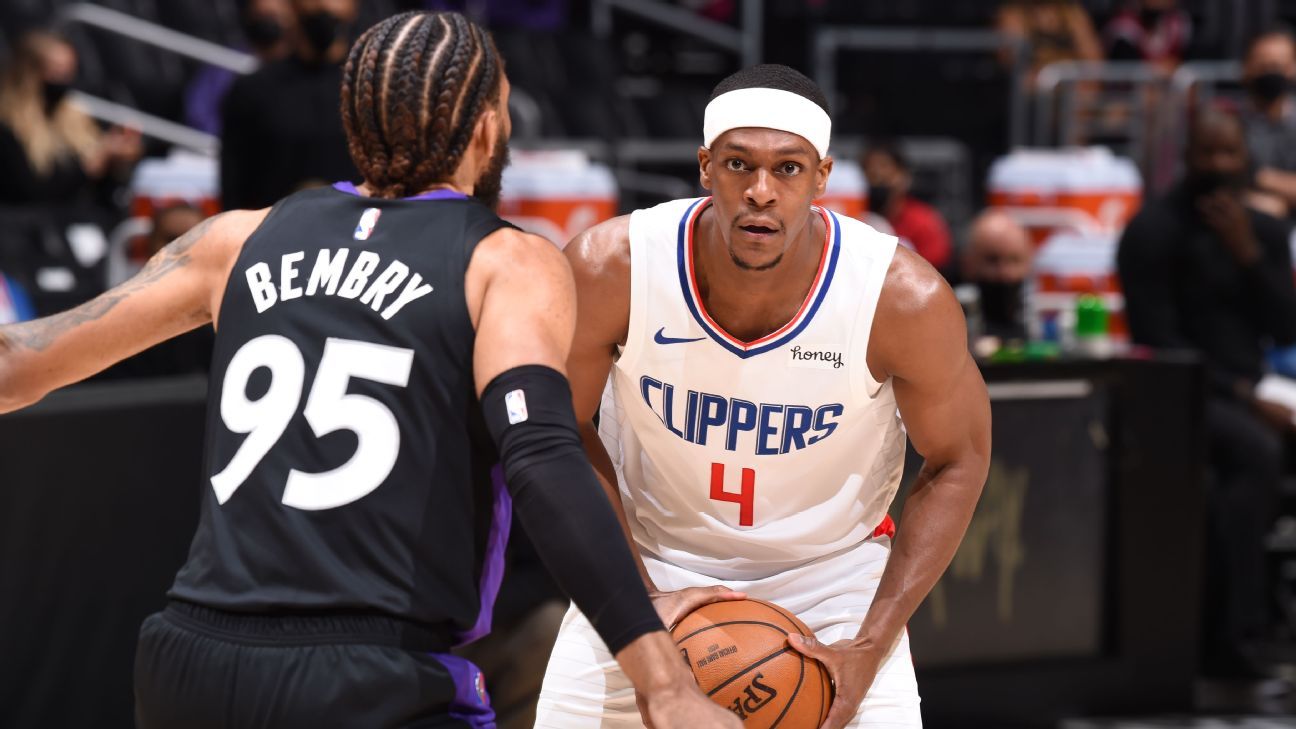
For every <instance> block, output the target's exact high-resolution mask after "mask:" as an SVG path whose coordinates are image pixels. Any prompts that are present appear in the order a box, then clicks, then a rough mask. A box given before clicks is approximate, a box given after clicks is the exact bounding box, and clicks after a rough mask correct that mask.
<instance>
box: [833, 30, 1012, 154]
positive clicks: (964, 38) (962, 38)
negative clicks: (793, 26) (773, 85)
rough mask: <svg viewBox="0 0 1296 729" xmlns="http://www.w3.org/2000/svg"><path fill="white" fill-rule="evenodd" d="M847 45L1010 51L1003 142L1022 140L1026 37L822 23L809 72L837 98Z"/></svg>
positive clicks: (908, 49) (905, 50) (871, 48)
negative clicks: (840, 55) (840, 58)
mask: <svg viewBox="0 0 1296 729" xmlns="http://www.w3.org/2000/svg"><path fill="white" fill-rule="evenodd" d="M846 49H850V50H860V51H887V52H894V53H915V52H920V51H935V52H959V51H988V52H996V51H1002V50H1004V49H1007V50H1009V51H1010V52H1011V54H1012V59H1013V61H1012V66H1011V67H1010V69H1009V74H1010V75H1011V77H1012V81H1011V89H1010V90H1009V98H1008V139H1007V140H1006V141H1007V143H1008V145H1009V146H1011V147H1016V146H1020V145H1022V144H1025V142H1026V132H1027V119H1026V117H1027V100H1026V96H1025V93H1024V88H1023V86H1024V85H1025V75H1026V69H1027V68H1028V67H1029V65H1030V59H1029V57H1028V52H1029V50H1030V45H1029V44H1028V43H1027V42H1026V41H1024V40H1022V39H1019V38H1014V37H1012V36H1007V35H1003V34H1001V33H997V32H995V31H993V30H967V29H962V28H885V29H880V28H862V27H852V28H823V29H821V30H819V31H818V32H816V33H815V60H814V74H815V80H817V81H818V82H819V85H820V86H821V87H822V88H823V90H824V91H825V92H827V93H829V94H831V95H833V96H834V97H840V88H839V86H838V82H837V54H838V53H840V52H841V51H842V50H846Z"/></svg>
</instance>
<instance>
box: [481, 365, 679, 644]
mask: <svg viewBox="0 0 1296 729" xmlns="http://www.w3.org/2000/svg"><path fill="white" fill-rule="evenodd" d="M481 402H482V411H483V413H484V414H485V416H486V426H487V428H489V429H490V433H491V436H492V437H493V438H494V439H495V443H496V445H497V446H498V447H499V451H500V457H501V460H502V461H503V466H504V479H505V481H506V482H507V483H508V488H509V491H510V493H512V495H513V508H514V512H515V513H516V514H517V516H518V518H519V519H520V520H521V522H522V525H523V526H524V527H525V528H526V531H527V534H528V535H530V537H531V541H532V543H534V545H535V549H536V552H537V553H538V554H539V555H540V558H541V559H542V560H543V561H544V563H545V566H546V567H548V568H549V572H550V574H552V575H553V577H554V580H555V581H556V582H557V583H558V586H559V587H561V588H562V590H563V592H565V593H567V594H568V595H569V596H570V597H571V599H572V602H574V603H576V607H578V608H580V610H581V612H583V613H585V616H586V617H587V618H589V620H590V623H592V624H593V625H594V629H595V630H596V631H598V634H599V637H601V638H602V639H603V642H604V643H606V644H607V647H608V650H610V651H611V652H612V653H613V654H614V655H615V654H616V653H618V652H620V650H621V649H622V648H624V647H625V646H627V645H628V644H629V643H630V642H631V641H633V640H634V639H636V638H638V637H640V636H642V635H644V634H645V633H650V632H652V631H654V630H663V627H662V622H661V619H660V618H658V617H657V611H656V610H655V609H654V608H653V606H652V602H651V601H649V599H648V593H647V592H646V591H645V589H644V586H643V582H642V581H641V580H640V579H639V570H638V568H637V567H636V566H635V563H634V557H633V556H632V555H631V554H630V547H629V545H627V544H626V540H625V535H624V533H623V532H622V531H621V525H620V523H619V522H618V521H617V518H616V514H615V513H614V512H613V511H612V505H611V504H609V503H608V500H607V497H606V496H605V495H604V494H603V487H602V486H600V485H599V482H598V480H597V478H596V477H595V476H594V469H593V467H591V466H590V464H589V461H588V460H587V459H586V457H585V449H584V448H583V447H582V446H581V440H580V435H579V433H578V431H577V429H576V416H575V414H574V413H573V412H572V405H571V388H570V387H569V386H568V384H567V378H565V377H563V376H562V375H561V374H559V373H558V372H556V371H554V370H553V369H550V368H548V367H543V366H539V365H527V366H525V367H517V368H514V369H511V370H509V371H508V372H505V373H503V374H501V375H500V376H499V377H496V378H495V379H494V380H491V383H490V384H489V385H487V386H486V389H485V391H483V392H482V398H481Z"/></svg>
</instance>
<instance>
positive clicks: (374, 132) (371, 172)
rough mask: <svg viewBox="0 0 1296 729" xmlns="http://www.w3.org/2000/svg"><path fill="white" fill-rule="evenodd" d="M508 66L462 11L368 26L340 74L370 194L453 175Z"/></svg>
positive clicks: (405, 191) (352, 145) (354, 155)
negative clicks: (479, 118) (505, 66)
mask: <svg viewBox="0 0 1296 729" xmlns="http://www.w3.org/2000/svg"><path fill="white" fill-rule="evenodd" d="M502 71H503V68H502V63H501V61H500V56H499V51H497V50H496V48H495V43H494V41H492V40H491V37H490V35H489V34H488V33H487V32H486V31H485V30H483V29H482V28H481V27H479V26H478V25H477V24H475V23H473V22H472V21H470V20H468V19H467V18H465V17H464V16H462V15H460V14H459V13H453V12H410V13H402V14H400V15H394V16H392V17H390V18H388V19H386V20H384V21H382V22H381V23H378V24H377V25H375V26H373V27H372V28H370V29H369V30H367V31H365V33H364V35H361V36H360V39H359V40H357V41H356V43H355V45H354V46H352V48H351V53H350V55H349V56H348V57H347V62H346V67H345V68H344V69H343V72H342V124H343V126H344V127H345V128H346V135H347V144H348V146H349V149H350V152H351V160H352V161H353V162H355V165H356V169H358V170H359V171H360V174H361V175H363V176H364V179H365V183H366V184H367V185H368V186H369V187H370V188H371V193H372V194H373V195H374V196H376V197H405V196H408V195H412V194H415V193H418V192H421V191H423V190H426V189H427V188H428V187H431V186H432V185H434V184H436V183H439V182H445V181H446V180H448V179H449V178H450V176H451V175H452V174H454V171H455V169H456V168H457V167H458V166H459V161H460V159H461V158H462V157H463V154H464V150H465V149H467V147H468V143H469V142H470V141H471V140H472V133H473V127H474V125H475V124H476V123H477V119H478V117H480V116H481V113H482V111H483V110H484V109H485V108H486V107H488V106H489V105H491V104H493V103H495V102H496V100H498V98H499V91H500V79H501V77H502V75H503V73H502Z"/></svg>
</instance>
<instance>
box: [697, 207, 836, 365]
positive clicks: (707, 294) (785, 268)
mask: <svg viewBox="0 0 1296 729" xmlns="http://www.w3.org/2000/svg"><path fill="white" fill-rule="evenodd" d="M695 225H696V229H695V230H694V235H695V240H696V241H697V244H696V245H695V246H694V250H693V266H694V272H695V276H696V277H697V284H698V291H699V293H700V294H701V297H702V303H703V306H705V307H706V310H707V313H708V314H709V315H710V316H711V318H712V319H713V320H715V322H716V323H717V324H719V325H720V326H721V327H722V328H723V329H724V330H725V331H726V332H728V333H730V334H732V335H733V336H735V337H738V338H739V339H743V340H745V341H753V340H755V339H759V338H760V337H762V336H765V335H766V334H769V333H770V332H773V331H777V330H778V329H779V328H780V327H782V326H783V325H784V324H786V323H787V322H788V321H790V320H791V319H792V317H794V316H795V315H796V312H797V311H798V310H800V308H801V304H802V303H803V302H804V301H805V297H806V294H807V293H808V292H809V290H810V288H811V287H812V286H814V282H815V277H816V275H817V273H818V271H819V263H820V261H821V260H822V257H823V246H824V245H825V239H824V238H825V230H824V225H823V221H822V218H820V217H819V216H818V215H812V216H811V217H810V219H809V220H808V221H807V222H806V225H805V228H804V229H803V230H802V231H801V232H800V233H799V234H798V235H797V236H796V239H795V241H794V242H793V243H792V244H791V245H789V246H788V247H787V249H786V250H785V251H784V254H783V258H782V259H781V260H780V261H779V262H778V264H777V265H775V266H772V267H770V268H767V269H764V270H753V269H750V268H745V267H743V266H740V265H739V264H738V263H736V262H735V261H734V260H733V257H732V256H731V255H730V254H729V248H728V244H727V243H726V242H725V240H724V237H723V236H722V235H721V233H720V229H719V226H718V225H717V224H716V220H715V217H714V215H713V214H711V212H710V211H704V212H703V213H702V215H701V216H700V217H699V220H698V221H697V223H696V224H695Z"/></svg>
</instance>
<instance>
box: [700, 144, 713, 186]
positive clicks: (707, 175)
mask: <svg viewBox="0 0 1296 729" xmlns="http://www.w3.org/2000/svg"><path fill="white" fill-rule="evenodd" d="M698 182H699V183H701V185H702V189H703V190H710V189H711V150H709V149H707V148H706V147H698Z"/></svg>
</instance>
